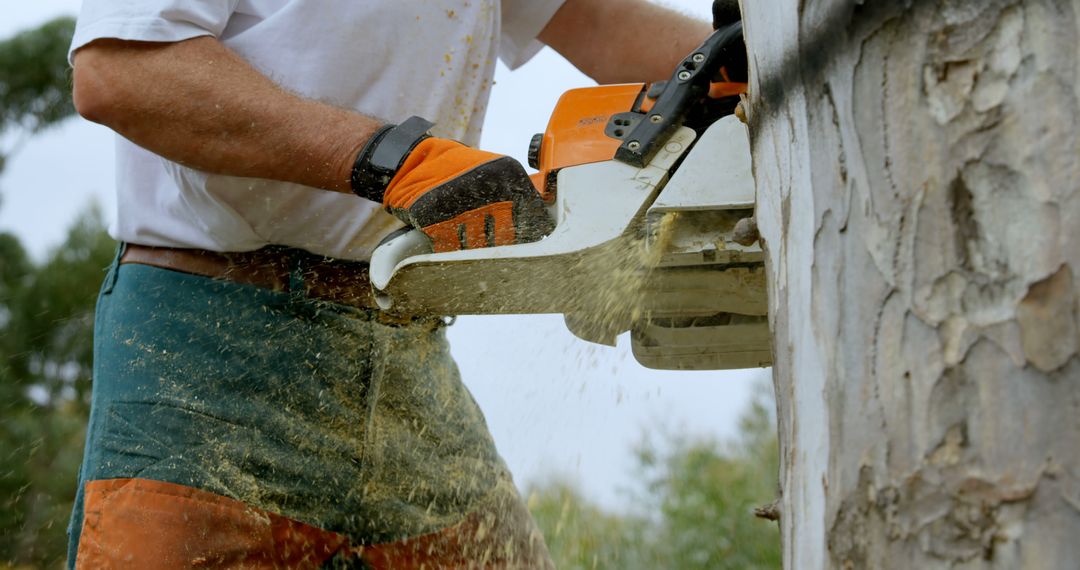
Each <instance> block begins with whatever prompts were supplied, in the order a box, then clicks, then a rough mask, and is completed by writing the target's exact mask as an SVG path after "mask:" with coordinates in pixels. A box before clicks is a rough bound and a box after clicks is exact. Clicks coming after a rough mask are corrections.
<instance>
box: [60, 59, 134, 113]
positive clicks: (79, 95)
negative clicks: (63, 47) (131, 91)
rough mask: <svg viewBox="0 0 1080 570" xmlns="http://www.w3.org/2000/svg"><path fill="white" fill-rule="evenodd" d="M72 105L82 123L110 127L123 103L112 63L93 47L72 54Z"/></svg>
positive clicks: (119, 85)
mask: <svg viewBox="0 0 1080 570" xmlns="http://www.w3.org/2000/svg"><path fill="white" fill-rule="evenodd" d="M74 67H75V69H74V73H73V80H72V83H73V88H72V94H71V96H72V101H73V102H74V103H75V111H76V112H77V113H79V115H80V116H82V117H83V118H84V119H86V120H88V121H92V122H95V123H100V124H103V125H107V126H111V125H112V123H113V122H114V120H115V118H116V117H117V115H118V110H119V108H120V106H121V101H122V100H123V95H122V85H121V82H119V81H116V79H118V78H117V77H112V79H110V76H115V75H116V71H117V70H116V69H115V67H114V65H113V62H110V61H109V58H108V57H107V56H106V55H105V54H102V53H101V51H100V50H99V49H97V48H95V47H94V46H93V45H91V46H88V47H84V48H82V49H80V50H79V51H78V52H76V53H75V61H74Z"/></svg>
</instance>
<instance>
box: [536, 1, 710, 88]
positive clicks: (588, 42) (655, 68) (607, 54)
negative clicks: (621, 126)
mask: <svg viewBox="0 0 1080 570" xmlns="http://www.w3.org/2000/svg"><path fill="white" fill-rule="evenodd" d="M711 31H712V27H711V26H710V25H709V23H708V22H704V21H701V20H696V19H694V18H690V17H688V16H684V15H682V14H680V13H678V12H676V11H674V10H671V9H669V8H664V7H662V6H659V5H656V4H653V3H651V2H648V1H646V0H566V3H565V4H563V6H562V7H561V8H560V9H559V11H558V12H557V13H556V14H555V16H554V17H553V18H552V19H551V21H550V22H549V23H548V25H547V26H546V27H545V28H544V30H543V31H542V32H541V33H540V38H539V39H540V41H542V42H544V43H545V44H547V45H548V46H551V47H552V48H553V49H554V50H555V51H557V52H559V53H560V54H561V55H562V56H563V57H565V58H566V59H568V60H570V62H571V63H573V64H574V66H576V67H577V68H578V69H580V70H581V71H582V72H583V73H585V74H586V75H588V76H589V77H591V78H593V79H594V80H596V81H597V82H598V83H601V84H609V83H633V82H640V81H649V82H651V81H659V80H662V79H668V78H669V77H670V76H671V73H672V71H674V69H675V66H676V65H678V63H679V62H680V61H682V58H684V57H686V55H687V54H688V53H690V52H691V51H692V50H693V49H694V48H696V47H698V46H699V45H701V42H703V41H704V40H705V38H706V37H708V35H709V33H710V32H711Z"/></svg>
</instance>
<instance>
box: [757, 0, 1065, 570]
mask: <svg viewBox="0 0 1080 570" xmlns="http://www.w3.org/2000/svg"><path fill="white" fill-rule="evenodd" d="M743 9H744V18H745V20H744V21H745V23H746V30H747V41H748V47H749V52H750V55H751V66H752V68H753V72H752V75H753V77H752V85H751V90H752V96H751V98H750V101H749V105H748V111H749V112H748V114H749V120H750V125H751V135H752V139H753V148H754V151H753V152H754V165H755V175H756V178H757V183H758V200H759V204H758V214H757V218H758V223H759V225H760V229H761V234H762V237H763V239H764V241H765V245H766V248H767V251H768V256H769V257H768V267H769V279H770V281H769V286H770V307H769V309H770V315H771V324H772V327H773V333H774V347H775V351H776V365H775V369H774V370H775V381H776V390H777V396H778V408H779V410H778V412H779V414H778V415H779V418H780V436H781V446H782V449H781V454H782V466H781V475H780V479H781V481H780V483H781V489H782V505H781V513H782V520H781V525H782V537H783V541H784V557H785V566H786V567H787V568H791V569H799V570H805V569H814V568H840V569H847V568H852V569H864V568H920V569H922V568H964V569H975V568H979V569H982V568H987V569H989V568H994V569H1006V568H1009V569H1012V568H1048V569H1050V568H1052V569H1058V568H1078V567H1080V479H1078V477H1080V358H1078V357H1077V354H1078V352H1080V322H1078V314H1080V313H1078V310H1080V309H1078V299H1080V275H1077V272H1078V271H1080V191H1078V187H1080V145H1078V135H1077V133H1078V127H1077V125H1078V124H1080V116H1078V115H1080V109H1078V92H1077V85H1078V84H1077V75H1078V72H1080V67H1078V65H1080V57H1078V36H1080V28H1078V26H1080V0H1012V1H1007V0H906V1H904V0H896V1H886V0H874V1H865V2H864V1H861V0H768V1H765V0H744V1H743Z"/></svg>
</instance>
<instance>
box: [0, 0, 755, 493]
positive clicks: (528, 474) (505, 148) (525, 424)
mask: <svg viewBox="0 0 1080 570" xmlns="http://www.w3.org/2000/svg"><path fill="white" fill-rule="evenodd" d="M665 3H666V4H667V5H669V6H674V7H676V8H678V9H680V10H681V11H683V12H685V13H688V14H691V15H695V16H699V17H701V18H702V19H708V18H709V6H710V4H709V3H708V2H707V1H705V0H678V1H669V2H665ZM78 8H79V1H78V0H34V1H33V2H18V3H15V2H11V3H9V4H8V5H7V6H5V8H4V11H3V18H2V19H0V38H3V37H8V36H10V35H12V34H13V33H15V32H16V31H17V30H20V29H23V28H26V27H29V26H34V25H37V24H40V23H42V22H44V21H46V20H47V19H49V18H52V17H54V16H58V15H62V14H76V13H77V12H78ZM495 81H496V87H495V90H494V94H493V96H492V100H491V104H490V107H489V111H488V116H487V121H486V127H485V131H484V136H483V139H482V142H481V146H482V147H484V148H485V150H490V151H494V152H500V153H504V154H509V155H512V156H514V157H516V158H518V159H519V160H521V161H523V162H524V160H525V151H526V149H527V147H528V143H529V139H530V137H531V136H532V135H533V133H538V132H542V131H543V130H544V127H545V126H546V124H547V120H548V117H549V114H550V112H551V110H552V108H553V107H554V105H555V101H556V100H557V99H558V97H559V95H561V94H562V93H563V92H564V91H566V90H567V89H572V88H575V87H582V86H587V85H591V84H592V82H591V80H589V79H587V78H586V77H585V76H584V75H582V74H581V73H579V72H578V71H577V70H575V69H574V68H573V67H572V66H570V65H569V64H568V63H566V62H565V61H564V60H562V59H561V58H560V57H559V56H558V55H556V54H555V53H554V52H552V51H551V50H547V49H545V50H544V51H543V52H541V53H540V54H539V55H538V56H537V57H536V58H534V59H533V60H532V61H531V62H529V63H528V64H526V65H525V66H524V67H522V68H521V69H519V70H517V71H515V72H513V73H510V72H509V71H508V70H507V69H506V68H505V67H503V66H502V65H501V64H500V65H499V69H498V71H497V73H496V77H495ZM112 169H113V146H112V134H111V132H110V131H109V130H108V129H105V128H103V127H99V126H96V125H93V124H90V123H88V122H86V121H83V120H81V119H72V120H70V121H68V122H66V123H65V124H63V125H62V126H60V127H58V128H56V129H54V130H52V131H49V132H46V133H43V134H41V135H39V136H38V137H36V138H34V139H32V140H30V141H29V142H28V143H27V144H26V145H25V146H24V147H23V148H22V149H21V150H20V152H19V153H18V154H16V155H15V156H14V157H13V158H12V159H11V162H10V163H9V164H8V167H7V170H6V171H5V172H4V174H3V175H2V176H0V198H2V201H0V229H2V230H6V231H11V232H14V233H15V234H17V235H18V236H19V237H20V238H21V239H22V240H23V242H24V244H25V245H26V246H27V247H28V249H29V250H30V251H31V252H32V254H34V255H35V256H36V257H38V258H39V259H40V258H41V257H43V256H44V255H45V254H46V252H48V251H49V250H51V249H52V248H55V247H56V246H58V245H59V244H60V243H61V241H62V239H63V237H64V235H65V232H66V229H67V227H68V226H69V224H70V222H71V221H72V220H73V219H74V217H75V216H76V215H77V214H78V212H80V211H81V210H82V209H84V208H85V207H86V206H87V205H88V204H89V203H90V202H91V201H93V200H96V201H97V202H98V203H100V204H101V205H102V208H103V210H104V212H105V214H106V217H107V218H108V219H110V220H111V219H112V218H113V216H114V213H113V212H114V209H115V199H114V197H113V194H112V192H113V184H114V180H115V179H114V176H113V171H112ZM450 340H451V343H452V345H453V352H454V354H455V356H456V358H457V360H458V364H459V366H460V368H461V371H462V375H463V377H464V378H465V381H466V383H467V384H468V386H469V388H470V389H471V390H472V391H473V394H474V396H475V397H476V399H477V401H478V402H479V403H480V406H481V407H482V408H483V409H484V412H485V413H486V414H487V418H488V424H489V426H490V428H491V430H492V433H493V434H494V436H495V440H496V443H497V444H498V446H499V450H500V451H501V452H502V454H503V456H504V458H505V459H506V461H507V463H508V464H509V465H510V468H511V470H512V471H513V473H514V474H515V478H516V480H517V481H518V484H519V486H524V485H526V484H527V483H528V482H531V481H543V480H545V479H546V478H549V477H553V476H558V477H562V478H565V479H569V480H571V481H577V482H578V483H580V484H581V486H582V487H583V488H584V489H585V490H586V491H587V493H588V494H589V495H590V496H592V497H593V498H594V499H595V500H598V501H600V502H601V503H602V504H604V505H606V506H610V507H614V506H619V505H622V504H624V502H625V501H624V500H623V499H624V496H623V493H622V491H623V490H626V489H629V488H632V487H634V486H635V485H636V482H635V480H634V472H633V465H634V461H633V454H632V449H633V446H634V444H635V443H637V442H638V441H640V440H641V438H642V437H643V436H644V435H646V434H653V435H657V434H661V433H665V432H681V433H692V434H701V435H715V436H718V437H727V436H730V435H731V434H732V433H733V432H734V429H735V425H736V422H735V420H736V417H737V415H738V413H739V412H740V411H741V410H742V408H743V406H744V405H745V403H746V402H747V400H748V398H749V394H750V390H751V384H752V383H753V382H754V381H755V380H762V379H766V378H768V372H767V371H764V370H748V371H738V372H696V373H694V372H657V371H652V370H647V369H645V368H643V367H641V366H640V365H638V364H637V363H636V362H635V361H634V358H633V356H632V355H631V354H630V346H629V338H627V337H624V338H621V339H620V342H619V347H618V348H614V349H612V348H607V347H602V346H596V345H591V344H589V343H586V342H584V341H580V340H578V339H576V338H575V337H574V336H573V335H572V334H570V332H569V331H567V330H566V327H565V326H563V323H562V317H560V316H548V315H542V316H513V317H465V318H461V319H459V320H458V322H457V324H456V325H455V326H453V327H451V328H450Z"/></svg>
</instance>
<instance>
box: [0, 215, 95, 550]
mask: <svg viewBox="0 0 1080 570" xmlns="http://www.w3.org/2000/svg"><path fill="white" fill-rule="evenodd" d="M114 249H115V243H114V242H113V241H112V239H111V238H109V236H108V235H107V234H106V233H105V228H104V224H103V223H102V219H101V215H100V213H99V212H98V211H97V209H96V208H94V209H91V210H90V211H88V212H86V213H85V214H83V215H82V216H81V217H80V218H79V220H78V221H77V222H76V223H75V224H74V226H73V227H72V228H71V229H70V231H69V233H68V236H67V239H66V241H65V242H64V244H63V245H61V246H60V247H59V248H57V249H56V250H55V251H54V252H53V253H52V255H51V256H50V257H49V259H48V260H46V261H45V262H44V263H41V264H35V263H32V262H31V261H30V260H29V259H28V257H27V256H26V254H25V252H24V251H23V249H22V247H21V245H20V244H19V242H18V240H17V239H16V238H15V237H14V236H11V235H9V234H0V565H2V564H3V563H4V562H8V563H12V564H17V565H28V566H31V567H38V568H45V567H56V566H57V565H58V564H59V563H60V561H61V560H62V559H63V557H64V555H65V550H66V537H65V532H64V531H65V525H66V523H67V518H68V515H69V514H70V512H71V504H72V501H73V500H74V498H75V478H76V474H77V472H78V467H79V462H80V461H81V456H82V446H83V437H84V433H85V432H84V430H85V424H86V415H87V410H88V404H89V401H88V389H89V386H90V370H91V357H92V342H93V341H92V335H93V310H94V301H95V298H96V295H97V289H98V288H99V286H100V284H101V280H102V277H103V275H104V273H103V271H104V269H105V268H106V267H107V266H108V265H109V262H110V261H111V259H112V255H113V251H114Z"/></svg>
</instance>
